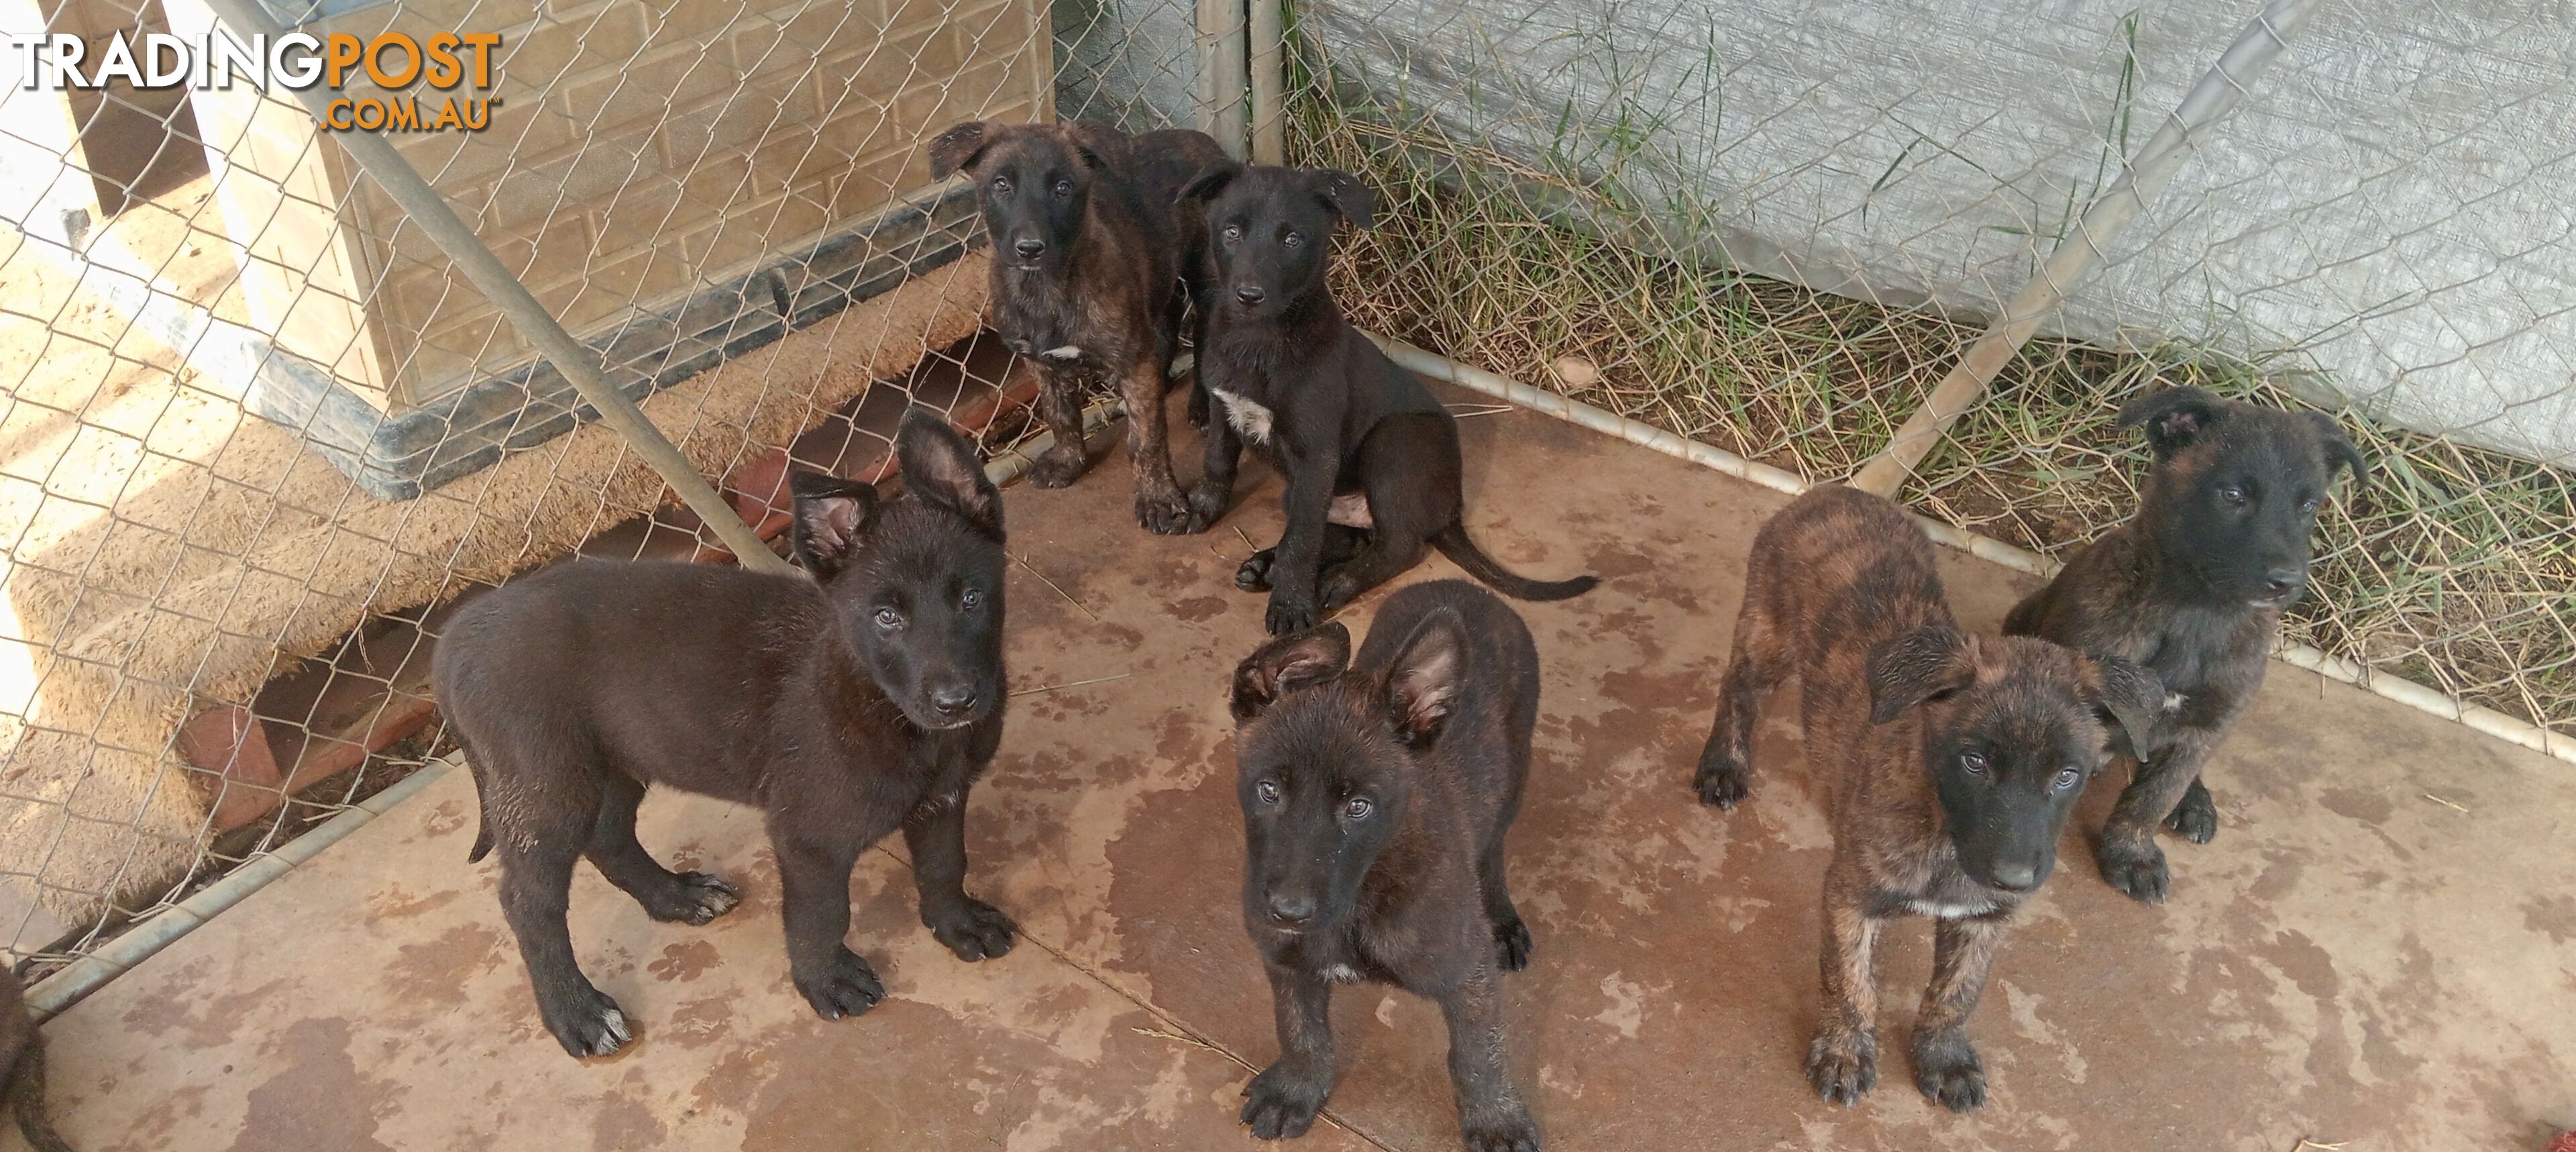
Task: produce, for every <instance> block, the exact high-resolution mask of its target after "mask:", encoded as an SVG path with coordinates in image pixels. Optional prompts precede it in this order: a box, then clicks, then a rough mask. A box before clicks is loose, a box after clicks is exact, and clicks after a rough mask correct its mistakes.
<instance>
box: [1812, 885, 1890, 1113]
mask: <svg viewBox="0 0 2576 1152" xmlns="http://www.w3.org/2000/svg"><path fill="white" fill-rule="evenodd" d="M1863 883H1864V882H1863V881H1862V879H1861V877H1860V874H1859V867H1858V865H1856V864H1849V863H1846V862H1845V861H1844V860H1843V858H1842V856H1841V854H1840V853H1839V852H1837V853H1836V856H1835V860H1834V862H1833V864H1831V865H1830V866H1828V867H1827V869H1826V871H1825V947H1824V955H1823V957H1822V958H1821V963H1820V967H1821V968H1822V969H1823V976H1824V993H1825V995H1824V1008H1825V1018H1824V1020H1823V1021H1822V1022H1821V1023H1819V1024H1817V1026H1816V1041H1815V1043H1814V1044H1811V1045H1809V1046H1808V1048H1807V1082H1808V1083H1809V1084H1812V1085H1814V1086H1815V1089H1816V1094H1817V1095H1819V1096H1822V1097H1824V1098H1825V1100H1826V1101H1827V1102H1828V1103H1833V1104H1857V1103H1860V1098H1861V1097H1862V1096H1864V1095H1867V1094H1868V1093H1869V1090H1870V1089H1872V1088H1875V1087H1877V1086H1878V1035H1877V1032H1876V1031H1875V1021H1876V1020H1877V1019H1878V972H1877V967H1876V963H1875V958H1874V957H1873V956H1872V955H1871V949H1872V947H1873V946H1874V945H1875V944H1876V943H1877V940H1878V920H1877V919H1876V918H1874V917H1872V916H1870V915H1868V914H1867V913H1866V912H1864V911H1863V907H1862V886H1863Z"/></svg>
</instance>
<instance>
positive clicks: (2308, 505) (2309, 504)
mask: <svg viewBox="0 0 2576 1152" xmlns="http://www.w3.org/2000/svg"><path fill="white" fill-rule="evenodd" d="M2316 510H2317V498H2316V497H2314V496H2310V497H2308V498H2307V499H2305V500H2301V501H2299V511H2301V512H2314V511H2316Z"/></svg>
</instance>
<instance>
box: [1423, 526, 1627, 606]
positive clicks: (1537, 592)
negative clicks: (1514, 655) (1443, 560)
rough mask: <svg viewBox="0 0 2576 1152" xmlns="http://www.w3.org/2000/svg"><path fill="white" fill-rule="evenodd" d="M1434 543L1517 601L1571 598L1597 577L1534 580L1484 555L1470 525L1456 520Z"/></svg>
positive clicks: (1589, 587) (1451, 559)
mask: <svg viewBox="0 0 2576 1152" xmlns="http://www.w3.org/2000/svg"><path fill="white" fill-rule="evenodd" d="M1431 546H1432V547H1434V548H1437V549H1439V550H1440V554H1441V555H1443V556H1446V557H1448V558H1449V562H1450V563H1452V564H1456V565H1457V566H1459V567H1461V568H1464V569H1466V570H1467V574H1468V575H1470V576H1473V577H1475V578H1476V579H1478V580H1481V581H1484V582H1485V585H1486V587H1489V588H1492V589H1493V590H1494V591H1496V592H1500V593H1502V594H1503V595H1505V596H1509V597H1511V598H1513V599H1515V600H1569V599H1572V598H1574V597H1576V596H1580V595H1583V594H1584V593H1586V592H1589V591H1591V590H1592V586H1593V585H1595V584H1599V583H1600V582H1601V578H1600V577H1598V576H1591V575H1584V576H1577V577H1575V578H1573V579H1571V580H1532V579H1530V578H1529V577H1527V576H1522V575H1519V574H1517V573H1514V572H1512V571H1511V570H1510V569H1507V568H1505V567H1503V566H1502V565H1500V564H1497V563H1495V562H1494V558H1493V557H1491V556H1487V555H1485V552H1484V550H1483V549H1481V548H1478V547H1476V542H1475V541H1473V540H1470V539H1468V538H1467V526H1466V525H1465V524H1462V523H1460V522H1458V521H1456V520H1452V521H1450V522H1449V526H1448V527H1446V528H1443V529H1441V530H1440V533H1439V535H1436V536H1433V537H1432V538H1431Z"/></svg>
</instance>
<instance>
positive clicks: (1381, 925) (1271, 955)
mask: <svg viewBox="0 0 2576 1152" xmlns="http://www.w3.org/2000/svg"><path fill="white" fill-rule="evenodd" d="M1346 666H1347V667H1346ZM1233 707H1234V716H1235V720H1236V721H1237V722H1238V725H1239V728H1238V731H1237V734H1236V738H1235V748H1236V749H1237V752H1236V754H1235V756H1236V761H1237V765H1238V782H1237V788H1236V791H1237V793H1238V796H1239V799H1240V800H1241V802H1242V804H1243V822H1244V833H1245V839H1246V842H1247V853H1246V860H1245V865H1244V876H1243V920H1244V927H1245V928H1246V929H1248V930H1249V931H1250V932H1251V933H1252V942H1253V945H1254V946H1255V947H1257V948H1259V949H1260V950H1261V959H1262V962H1263V964H1264V966H1266V967H1267V968H1268V969H1269V972H1270V994H1271V999H1272V1003H1273V1005H1274V1007H1275V1009H1276V1012H1277V1015H1278V1022H1279V1062H1278V1063H1276V1064H1273V1065H1271V1066H1270V1067H1269V1068H1268V1069H1266V1070H1264V1071H1263V1072H1262V1073H1261V1075H1259V1076H1256V1077H1254V1078H1253V1080H1252V1083H1251V1084H1250V1085H1248V1086H1247V1087H1245V1088H1244V1095H1245V1096H1247V1097H1249V1098H1250V1100H1249V1102H1247V1103H1246V1104H1245V1105H1244V1106H1243V1122H1244V1123H1246V1124H1249V1125H1251V1126H1252V1134H1253V1135H1255V1136H1258V1137H1260V1138H1262V1139H1264V1140H1271V1139H1277V1138H1279V1137H1283V1136H1299V1135H1303V1134H1304V1133H1305V1131H1306V1129H1307V1127H1308V1126H1309V1125H1311V1124H1313V1123H1314V1121H1315V1113H1316V1112H1317V1111H1318V1110H1320V1109H1322V1108H1323V1106H1324V1100H1325V1098H1326V1097H1327V1096H1330V1095H1331V1094H1332V1091H1333V1080H1334V1070H1333V1030H1332V1024H1331V1020H1330V1013H1329V1009H1330V1008H1331V1001H1332V985H1334V984H1340V983H1351V982H1355V981H1360V980H1373V981H1377V982H1380V983H1386V984H1393V985H1396V986H1397V987H1400V988H1403V989H1405V990H1406V991H1409V992H1412V993H1414V994H1415V995H1418V996H1423V997H1427V998H1429V999H1432V1000H1436V1001H1439V1003H1440V1011H1441V1014H1442V1015H1443V1016H1445V1017H1447V1018H1448V1022H1449V1076H1450V1081H1451V1083H1452V1085H1453V1086H1454V1087H1455V1088H1456V1090H1457V1094H1458V1114H1459V1122H1460V1126H1461V1128H1462V1129H1463V1131H1464V1132H1465V1133H1466V1140H1467V1147H1468V1148H1470V1149H1472V1150H1474V1152H1537V1149H1538V1146H1539V1138H1538V1127H1537V1125H1536V1124H1534V1123H1532V1122H1531V1120H1530V1116H1529V1109H1528V1108H1526V1107H1524V1106H1523V1105H1522V1103H1521V1100H1520V1096H1519V1094H1518V1093H1517V1092H1516V1091H1515V1090H1514V1089H1513V1087H1512V1077H1511V1068H1510V1065H1509V1062H1508V1061H1507V1059H1506V1057H1505V1053H1504V1051H1503V1021H1502V991H1501V989H1500V988H1499V987H1498V986H1497V981H1496V977H1497V975H1498V974H1499V973H1500V972H1501V971H1502V970H1504V969H1518V968H1522V967H1525V966H1527V965H1528V963H1529V954H1530V937H1529V929H1528V928H1527V927H1526V926H1524V925H1523V924H1522V923H1521V917H1520V913H1519V912H1518V911H1517V910H1515V909H1514V908H1513V906H1512V896H1511V891H1510V889H1509V888H1508V887H1507V886H1506V885H1505V883H1504V877H1503V834H1504V833H1505V832H1506V831H1507V830H1509V829H1510V827H1511V824H1512V818H1513V817H1514V816H1515V815H1517V814H1519V812H1520V805H1521V789H1522V787H1523V785H1524V784H1525V783H1526V782H1527V780H1528V779H1529V760H1530V731H1531V729H1532V727H1533V726H1534V725H1536V724H1537V722H1538V649H1537V647H1536V646H1535V645H1534V644H1532V643H1531V641H1530V634H1529V628H1528V627H1527V626H1525V625H1523V624H1522V623H1521V618H1520V617H1519V616H1518V615H1517V614H1515V613H1513V611H1512V610H1511V609H1510V608H1509V607H1506V606H1505V605H1504V604H1503V602H1502V601H1500V600H1497V599H1495V598H1494V596H1493V594H1492V593H1490V592H1486V591H1484V590H1483V589H1481V588H1478V587H1476V586H1475V585H1473V584H1469V583H1467V582H1465V581H1463V580H1440V581H1434V582H1432V583H1428V584H1418V585H1415V586H1413V587H1411V588H1407V589H1404V590H1403V591H1400V592H1397V593H1396V594H1395V595H1393V596H1390V597H1387V600H1386V605H1385V606H1384V607H1383V608H1381V609H1379V610H1378V614H1377V622H1376V624H1375V625H1373V626H1372V627H1371V628H1370V629H1369V637H1368V643H1367V645H1366V646H1364V647H1362V648H1361V649H1360V654H1359V659H1358V660H1357V661H1356V662H1353V661H1352V660H1351V634H1350V632H1349V631H1348V630H1347V629H1345V628H1343V627H1342V626H1341V625H1340V624H1328V625H1326V626H1324V627H1323V628H1322V629H1320V630H1317V631H1314V632H1307V633H1303V634H1300V635H1296V636H1289V637H1284V638H1282V639H1278V640H1273V641H1271V642H1270V643H1268V644H1266V645H1264V646H1263V647H1262V648H1261V649H1260V650H1259V651H1256V652H1254V653H1253V654H1252V655H1251V656H1250V657H1247V658H1246V659H1245V660H1244V661H1243V663H1242V664H1241V665H1240V666H1238V667H1237V668H1236V669H1235V670H1234V693H1233Z"/></svg>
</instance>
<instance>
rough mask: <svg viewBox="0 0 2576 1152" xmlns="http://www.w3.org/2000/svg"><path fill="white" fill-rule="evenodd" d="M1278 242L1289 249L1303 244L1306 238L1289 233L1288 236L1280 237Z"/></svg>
mask: <svg viewBox="0 0 2576 1152" xmlns="http://www.w3.org/2000/svg"><path fill="white" fill-rule="evenodd" d="M1279 242H1280V243H1281V244H1284V245H1287V246H1288V247H1290V248H1294V247H1296V246H1298V245H1300V244H1303V243H1305V242H1306V238H1305V237H1303V236H1300V235H1298V234H1296V233H1294V232H1291V233H1289V234H1287V235H1285V236H1282V237H1280V238H1279Z"/></svg>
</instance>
